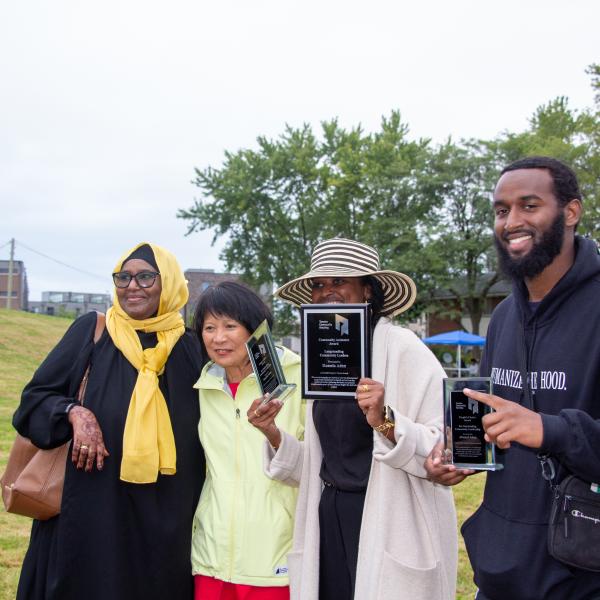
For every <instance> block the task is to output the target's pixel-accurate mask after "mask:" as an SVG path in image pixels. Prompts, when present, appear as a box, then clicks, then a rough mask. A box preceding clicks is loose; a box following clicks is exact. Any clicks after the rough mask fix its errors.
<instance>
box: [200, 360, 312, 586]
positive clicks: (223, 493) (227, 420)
mask: <svg viewBox="0 0 600 600" xmlns="http://www.w3.org/2000/svg"><path fill="white" fill-rule="evenodd" d="M278 352H279V355H280V356H279V358H280V360H281V364H282V366H283V371H284V373H285V377H286V380H287V382H288V383H295V384H296V385H297V387H296V390H295V391H294V393H293V394H291V395H290V396H288V397H287V399H286V400H285V404H284V406H283V408H282V409H281V411H280V413H279V414H278V415H277V418H276V423H277V425H278V427H279V428H280V429H282V430H284V431H286V432H287V433H289V434H291V435H293V436H294V437H296V438H298V439H301V438H302V437H303V436H304V414H305V403H304V402H302V401H301V397H300V389H301V385H300V384H301V382H300V377H301V374H300V357H299V356H298V355H296V354H294V353H293V352H291V351H290V350H287V349H281V348H278ZM194 387H196V388H198V390H199V394H200V424H199V426H198V430H199V432H200V441H201V442H202V446H203V448H204V452H205V453H206V469H207V473H206V481H205V483H204V487H203V488H202V494H201V496H200V502H199V503H198V508H197V509H196V514H195V516H194V525H193V527H194V528H193V536H192V571H193V573H194V574H201V575H208V576H210V577H216V578H217V579H221V580H223V581H230V582H233V583H243V584H248V585H257V586H284V585H288V577H287V559H286V557H287V553H288V552H289V550H290V548H291V546H292V533H293V530H294V513H295V509H296V498H297V495H298V494H297V492H298V490H297V488H295V487H290V486H288V485H285V484H282V483H281V482H278V481H274V480H272V479H269V478H268V477H267V476H266V475H265V474H264V471H263V462H262V461H263V442H264V440H265V437H264V436H263V434H262V433H261V432H260V431H259V430H258V429H256V428H255V427H253V426H252V425H251V424H250V423H249V422H248V418H247V416H246V413H247V411H248V408H249V407H250V405H251V404H252V402H253V401H254V400H255V399H256V398H258V397H259V396H260V389H259V386H258V382H257V381H256V377H255V375H254V373H251V374H250V375H248V376H247V377H246V378H245V379H243V380H242V381H241V382H240V385H239V387H238V390H237V394H236V397H235V399H234V398H233V397H232V396H231V392H230V390H229V386H228V384H227V381H226V379H225V372H224V370H223V368H221V367H219V366H218V365H216V364H214V363H212V362H210V363H208V364H207V365H205V367H204V369H203V370H202V374H201V375H200V379H199V380H198V382H197V383H196V385H195V386H194Z"/></svg>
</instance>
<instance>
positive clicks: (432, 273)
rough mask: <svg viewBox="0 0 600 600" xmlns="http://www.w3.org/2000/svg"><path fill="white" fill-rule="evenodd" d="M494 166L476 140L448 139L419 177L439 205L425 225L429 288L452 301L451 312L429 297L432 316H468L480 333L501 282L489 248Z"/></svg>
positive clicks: (492, 158)
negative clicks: (491, 296) (457, 141)
mask: <svg viewBox="0 0 600 600" xmlns="http://www.w3.org/2000/svg"><path fill="white" fill-rule="evenodd" d="M497 174H498V164H497V163H496V162H495V157H494V155H493V154H491V153H490V152H488V151H487V148H486V146H485V145H484V144H483V143H481V142H478V141H475V140H466V141H462V142H461V143H460V144H455V143H453V142H452V141H451V140H449V141H448V142H447V143H445V144H443V145H441V146H440V147H439V148H437V149H436V151H435V152H432V154H431V158H430V162H429V164H428V166H427V169H426V171H424V172H423V173H422V174H421V176H420V179H421V186H420V187H421V189H422V192H423V194H425V195H427V196H429V197H434V198H436V199H437V201H436V202H435V203H434V205H433V207H432V209H431V210H430V211H429V212H428V213H427V216H426V219H424V221H423V228H424V238H425V243H424V253H423V256H424V257H425V256H426V257H427V261H426V262H427V264H428V265H429V269H430V270H429V274H428V277H429V280H430V285H429V286H428V287H429V289H430V290H431V289H432V288H434V290H433V291H434V292H435V291H438V292H439V291H441V290H443V291H444V292H445V293H448V294H450V295H451V296H453V298H454V305H455V306H454V307H453V308H451V309H449V308H448V305H447V304H446V303H444V304H443V305H441V304H440V303H439V302H436V301H435V296H433V297H432V303H431V305H430V312H435V313H436V314H438V315H446V316H450V317H453V318H457V317H460V315H462V314H464V313H466V314H468V316H469V318H470V319H471V330H472V332H473V333H475V334H479V327H480V323H481V317H482V316H483V314H484V312H485V310H486V300H487V297H488V294H489V291H490V288H491V287H492V286H493V285H494V284H495V283H496V282H497V281H499V280H500V277H501V276H500V273H499V272H498V270H497V267H496V259H495V252H494V248H493V235H492V224H493V212H492V208H491V202H490V199H491V193H492V191H493V186H494V183H495V180H496V178H497Z"/></svg>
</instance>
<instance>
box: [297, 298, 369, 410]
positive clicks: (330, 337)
mask: <svg viewBox="0 0 600 600" xmlns="http://www.w3.org/2000/svg"><path fill="white" fill-rule="evenodd" d="M370 314H371V307H370V305H369V304H303V305H302V306H301V307H300V328H301V338H302V397H303V398H306V399H315V400H355V396H354V394H355V393H356V386H357V385H358V382H359V380H360V379H361V377H369V376H370V375H371V348H370V345H371V327H370Z"/></svg>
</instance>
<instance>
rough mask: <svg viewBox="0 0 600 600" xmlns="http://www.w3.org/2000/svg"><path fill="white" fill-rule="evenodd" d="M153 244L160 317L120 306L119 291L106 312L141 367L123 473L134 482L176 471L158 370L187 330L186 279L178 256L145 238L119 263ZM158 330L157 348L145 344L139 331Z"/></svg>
mask: <svg viewBox="0 0 600 600" xmlns="http://www.w3.org/2000/svg"><path fill="white" fill-rule="evenodd" d="M144 244H147V245H148V246H150V248H152V252H153V253H154V258H155V260H156V264H157V265H158V270H159V272H160V280H161V284H162V292H161V295H160V304H159V308H158V313H157V315H156V317H151V318H149V319H144V320H141V321H137V320H135V319H132V318H131V317H129V316H128V315H127V313H126V312H125V311H124V310H123V309H122V308H121V306H120V304H119V300H118V298H117V295H116V292H115V296H114V305H113V306H112V307H111V308H109V309H108V311H107V313H106V328H107V329H108V333H109V335H110V337H111V338H112V341H113V343H114V344H115V346H116V347H117V348H118V349H119V350H120V351H121V352H122V353H123V354H124V355H125V358H126V359H127V360H128V361H129V362H130V363H131V364H132V365H133V366H134V367H135V368H136V369H137V370H138V377H137V381H136V383H135V387H134V388H133V394H132V395H131V401H130V403H129V410H128V412H127V420H126V422H125V431H124V434H123V458H122V460H121V476H120V477H121V479H122V480H123V481H128V482H131V483H153V482H155V481H156V480H157V478H158V473H159V472H160V473H162V474H163V475H173V474H174V473H175V464H176V458H177V456H176V450H175V439H174V437H173V429H172V427H171V419H170V418H169V411H168V409H167V404H166V402H165V398H164V396H163V394H162V392H161V391H160V388H159V386H158V375H160V374H161V373H162V372H163V370H164V366H165V363H166V362H167V358H168V356H169V354H170V353H171V350H172V349H173V346H174V345H175V343H176V342H177V340H178V339H179V338H180V337H181V336H182V335H183V333H184V332H185V325H184V322H183V319H182V317H181V315H180V314H179V309H181V308H182V307H183V306H184V305H185V303H186V302H187V299H188V288H187V282H186V280H185V278H184V276H183V272H182V270H181V268H180V266H179V264H178V263H177V259H176V258H175V257H174V256H173V255H172V254H171V253H170V252H169V251H168V250H165V249H164V248H161V247H160V246H155V245H154V244H148V243H147V242H143V243H141V244H138V245H137V246H135V248H132V249H131V250H129V252H126V253H125V254H124V255H123V256H122V257H121V259H120V260H119V262H118V263H117V265H116V267H115V271H120V270H121V268H122V265H123V262H124V261H125V260H126V259H127V258H128V257H129V256H130V255H131V253H132V252H134V251H135V250H137V249H138V248H139V247H140V246H143V245H144ZM138 330H140V331H145V332H156V334H157V338H158V343H157V344H156V346H155V347H154V348H147V349H146V350H144V349H142V345H141V343H140V339H139V337H138V335H137V333H136V331H138Z"/></svg>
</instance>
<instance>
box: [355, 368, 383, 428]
mask: <svg viewBox="0 0 600 600" xmlns="http://www.w3.org/2000/svg"><path fill="white" fill-rule="evenodd" d="M355 395H356V400H357V402H358V406H359V408H360V410H362V412H363V414H364V415H365V417H366V419H367V423H369V425H370V426H371V427H378V426H379V425H382V424H383V422H384V421H385V417H384V416H383V399H384V397H385V389H384V388H383V383H380V382H379V381H375V380H374V379H369V378H368V377H363V378H362V379H361V380H360V381H359V382H358V386H357V388H356V394H355Z"/></svg>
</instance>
